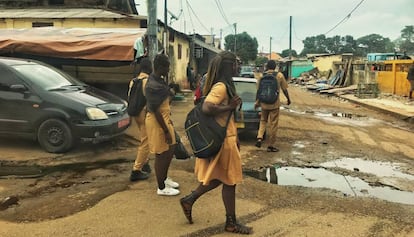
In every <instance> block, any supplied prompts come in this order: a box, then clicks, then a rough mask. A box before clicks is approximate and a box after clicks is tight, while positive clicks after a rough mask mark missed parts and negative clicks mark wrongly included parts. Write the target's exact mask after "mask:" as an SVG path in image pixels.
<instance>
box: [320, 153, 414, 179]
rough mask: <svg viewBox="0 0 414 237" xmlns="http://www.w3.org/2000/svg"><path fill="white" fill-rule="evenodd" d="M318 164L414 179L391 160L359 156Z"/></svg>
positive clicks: (380, 175) (383, 175)
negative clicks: (377, 159)
mask: <svg viewBox="0 0 414 237" xmlns="http://www.w3.org/2000/svg"><path fill="white" fill-rule="evenodd" d="M320 165H321V166H322V167H326V168H329V167H338V168H344V169H347V170H356V171H359V172H364V173H369V174H374V175H376V176H378V177H396V178H402V179H409V180H414V175H410V174H406V173H403V172H401V171H400V168H401V164H396V163H391V162H380V161H371V160H363V159H361V158H349V157H344V158H341V159H338V160H334V161H328V162H325V163H322V164H320Z"/></svg>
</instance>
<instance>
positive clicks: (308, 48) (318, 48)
mask: <svg viewBox="0 0 414 237" xmlns="http://www.w3.org/2000/svg"><path fill="white" fill-rule="evenodd" d="M325 41H326V36H325V35H317V36H311V37H306V38H305V39H304V40H303V41H302V42H303V50H302V52H301V53H300V55H301V56H305V55H306V54H310V53H328V51H327V49H326V45H325Z"/></svg>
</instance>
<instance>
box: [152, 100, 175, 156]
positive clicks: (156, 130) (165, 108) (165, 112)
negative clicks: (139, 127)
mask: <svg viewBox="0 0 414 237" xmlns="http://www.w3.org/2000/svg"><path fill="white" fill-rule="evenodd" d="M158 109H159V111H160V113H161V115H162V117H163V118H164V122H165V124H166V125H167V127H168V130H169V132H170V134H171V138H172V144H175V143H176V141H175V135H174V127H173V123H172V121H171V118H170V112H171V108H170V97H167V98H166V99H165V100H164V101H163V102H162V103H161V105H160V107H159V108H158ZM145 126H146V128H147V136H148V144H149V149H150V152H151V153H153V154H161V153H163V152H165V151H168V149H170V145H169V144H167V142H166V141H165V134H164V130H162V127H161V126H160V125H159V124H158V121H157V119H156V118H155V114H153V113H151V112H149V111H148V112H147V116H146V118H145Z"/></svg>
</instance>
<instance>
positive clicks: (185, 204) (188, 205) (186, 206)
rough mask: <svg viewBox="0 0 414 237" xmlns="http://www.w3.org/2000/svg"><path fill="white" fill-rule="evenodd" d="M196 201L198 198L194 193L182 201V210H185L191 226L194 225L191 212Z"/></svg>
mask: <svg viewBox="0 0 414 237" xmlns="http://www.w3.org/2000/svg"><path fill="white" fill-rule="evenodd" d="M196 199H197V198H196V196H195V194H194V192H192V193H191V194H190V195H187V196H185V197H183V198H181V199H180V204H181V208H182V209H183V212H184V215H185V217H186V218H187V220H188V223H189V224H193V223H194V222H193V217H192V216H191V212H192V210H193V204H194V202H195V200H196Z"/></svg>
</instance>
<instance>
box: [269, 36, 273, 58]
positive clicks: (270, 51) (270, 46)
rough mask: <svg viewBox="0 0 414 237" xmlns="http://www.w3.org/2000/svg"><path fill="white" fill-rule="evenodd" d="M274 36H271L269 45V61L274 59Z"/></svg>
mask: <svg viewBox="0 0 414 237" xmlns="http://www.w3.org/2000/svg"><path fill="white" fill-rule="evenodd" d="M272 39H273V38H272V36H270V45H269V60H271V59H272Z"/></svg>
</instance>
